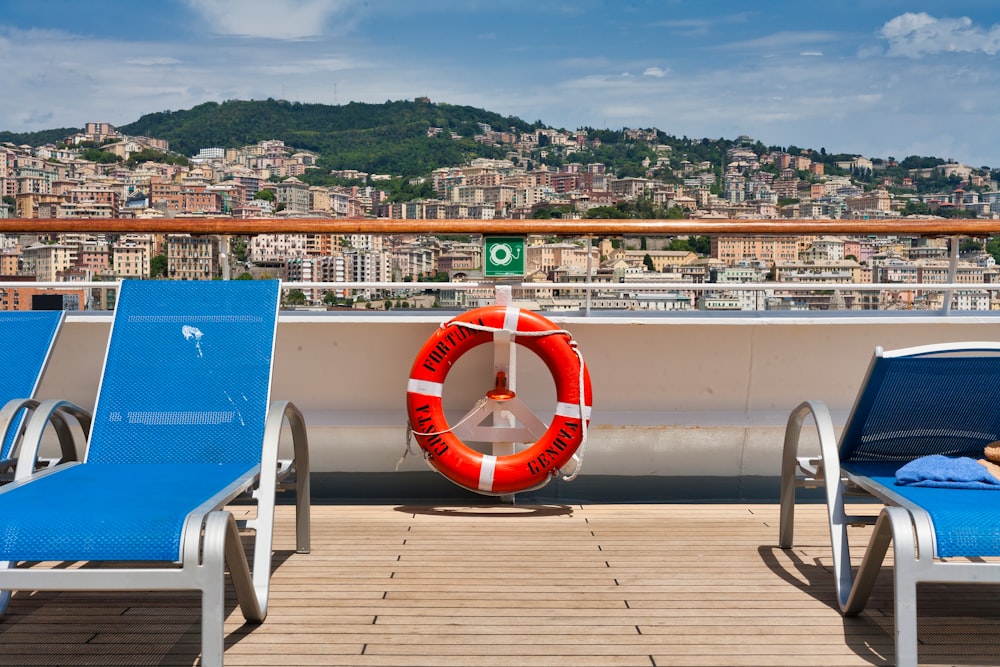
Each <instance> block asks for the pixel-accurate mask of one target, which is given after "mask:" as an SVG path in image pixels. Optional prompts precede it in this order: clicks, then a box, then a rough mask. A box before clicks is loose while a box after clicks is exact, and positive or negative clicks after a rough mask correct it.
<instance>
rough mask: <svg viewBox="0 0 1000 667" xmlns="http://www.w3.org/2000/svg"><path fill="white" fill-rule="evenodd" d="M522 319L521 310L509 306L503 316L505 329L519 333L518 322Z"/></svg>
mask: <svg viewBox="0 0 1000 667" xmlns="http://www.w3.org/2000/svg"><path fill="white" fill-rule="evenodd" d="M520 317H521V309H520V308H518V307H517V306H507V311H506V312H505V313H504V315H503V328H504V329H506V330H507V331H513V332H516V331H517V321H518V319H519V318H520Z"/></svg>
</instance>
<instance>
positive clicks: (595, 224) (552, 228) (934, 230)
mask: <svg viewBox="0 0 1000 667" xmlns="http://www.w3.org/2000/svg"><path fill="white" fill-rule="evenodd" d="M0 232H3V233H8V234H16V233H22V234H24V233H42V234H50V233H69V232H101V233H120V234H124V233H140V234H142V233H146V234H148V233H163V234H233V235H254V234H544V235H558V236H586V235H600V236H621V235H650V236H654V235H663V236H681V235H691V234H702V235H709V234H725V235H733V234H748V235H797V236H803V235H825V234H853V235H857V234H864V235H867V234H872V235H880V236H881V235H906V236H914V235H916V236H974V237H984V236H993V235H1000V220H980V219H953V220H945V219H912V218H897V219H887V220H798V219H796V220H756V219H755V220H728V219H727V220H717V219H685V220H632V219H629V220H617V219H610V220H609V219H602V220H558V219H550V220H510V219H496V220H395V219H387V218H377V219H372V218H252V219H237V218H188V217H184V218H134V219H133V218H0Z"/></svg>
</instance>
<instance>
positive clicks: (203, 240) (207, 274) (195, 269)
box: [167, 234, 219, 280]
mask: <svg viewBox="0 0 1000 667" xmlns="http://www.w3.org/2000/svg"><path fill="white" fill-rule="evenodd" d="M218 272H219V241H218V239H217V238H216V237H214V236H191V235H189V234H169V235H168V236H167V277H168V278H172V279H174V280H211V279H212V278H214V277H215V276H216V275H218Z"/></svg>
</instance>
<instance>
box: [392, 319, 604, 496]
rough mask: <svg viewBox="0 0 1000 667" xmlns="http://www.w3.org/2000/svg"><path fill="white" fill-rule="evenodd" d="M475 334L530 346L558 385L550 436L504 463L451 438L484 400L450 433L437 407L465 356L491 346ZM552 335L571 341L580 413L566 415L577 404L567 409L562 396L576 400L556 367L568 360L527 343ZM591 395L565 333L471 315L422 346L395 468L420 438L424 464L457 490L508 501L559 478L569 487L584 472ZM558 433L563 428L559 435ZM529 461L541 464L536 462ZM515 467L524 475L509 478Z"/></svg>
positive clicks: (539, 324)
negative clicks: (454, 331)
mask: <svg viewBox="0 0 1000 667" xmlns="http://www.w3.org/2000/svg"><path fill="white" fill-rule="evenodd" d="M522 317H525V318H526V319H527V324H526V326H528V327H535V328H534V329H532V328H527V329H524V330H522V329H520V328H519V325H520V324H521V319H522ZM470 320H473V321H470ZM476 320H478V321H476ZM491 320H499V321H500V322H502V323H503V324H502V326H500V325H498V324H493V323H487V322H489V321H491ZM451 327H458V328H460V329H462V330H468V331H471V332H473V333H472V334H471V335H465V334H463V335H459V336H456V335H455V334H451V333H445V332H447V331H448V330H449V329H450V328H451ZM478 333H489V334H492V336H491V339H492V338H495V336H496V334H498V333H507V334H510V336H511V340H512V341H514V342H517V343H519V344H522V345H525V346H527V347H528V348H529V349H531V350H532V351H533V352H535V354H537V355H538V356H539V357H541V358H542V360H543V361H544V362H545V364H546V366H547V367H548V368H549V371H550V372H551V373H552V375H553V379H554V380H555V381H556V390H557V399H558V401H559V402H558V404H557V409H556V414H555V415H554V416H553V420H552V423H551V424H550V425H549V426H548V427H547V430H546V433H545V434H544V435H543V436H542V437H541V438H539V440H538V441H537V442H535V443H534V444H533V445H531V446H530V447H528V448H527V449H526V450H524V451H523V452H519V453H516V454H513V455H505V456H499V457H497V456H491V455H486V454H481V453H480V452H477V451H475V450H473V449H471V448H469V447H468V446H466V445H465V444H464V443H463V442H462V441H461V440H460V439H458V438H457V437H456V436H454V435H453V433H452V432H453V431H454V430H455V429H456V428H458V427H459V426H461V425H462V424H463V423H464V422H465V421H466V420H468V419H469V418H470V417H471V416H473V415H474V414H476V413H477V410H478V409H479V408H481V407H482V406H483V402H482V400H481V401H480V403H479V404H477V406H476V408H475V409H474V410H473V411H471V412H470V413H469V414H468V415H467V416H466V417H465V418H463V420H462V421H460V422H459V423H457V424H455V425H454V426H449V425H448V424H447V422H446V421H445V420H444V415H443V409H442V408H441V406H440V397H441V393H442V392H441V390H442V388H443V382H444V378H445V377H446V376H447V372H448V369H449V368H450V366H451V365H452V364H453V362H454V361H456V360H457V359H458V358H459V357H460V356H461V355H462V354H464V353H465V352H466V351H467V350H469V349H471V348H473V347H475V346H477V345H479V344H482V343H484V342H487V340H486V339H485V338H483V337H481V336H477V335H476V334H478ZM554 335H563V336H565V337H566V345H567V347H568V349H569V350H571V351H572V354H573V357H574V359H575V362H576V373H575V375H576V377H575V380H576V382H575V387H574V388H573V389H574V390H575V393H576V401H575V402H576V405H574V406H573V409H567V408H568V406H570V405H573V404H572V403H567V402H565V401H564V396H562V395H560V394H562V393H573V392H572V391H569V387H568V386H567V385H566V379H565V378H564V377H563V374H562V373H561V372H560V371H562V370H563V369H562V368H560V367H559V364H560V363H562V364H565V361H566V360H565V359H564V358H563V357H564V355H563V354H562V353H558V348H552V347H551V346H549V345H545V346H543V347H539V346H538V344H536V343H532V342H526V341H531V340H532V339H541V338H544V337H550V336H554ZM518 339H521V340H518ZM554 350H555V351H554ZM452 357H454V358H452ZM422 358H423V361H422ZM589 394H590V379H589V375H588V373H587V368H586V364H585V363H584V360H583V355H582V354H581V352H580V350H579V346H578V344H577V342H576V341H575V340H573V337H572V335H571V334H570V333H569V332H568V331H566V330H565V329H560V328H557V327H556V326H555V325H554V324H553V323H552V322H550V321H549V320H547V319H545V318H544V317H542V316H541V315H538V314H537V313H534V312H532V311H528V310H521V309H519V308H514V307H504V306H490V307H486V308H479V309H476V310H473V311H468V312H467V313H463V314H462V315H459V316H457V317H456V318H453V319H452V320H449V321H448V322H444V323H442V324H441V326H440V327H439V328H438V331H437V332H435V334H434V335H432V336H431V338H430V339H428V341H427V342H426V343H425V344H424V347H423V349H422V350H421V352H420V353H419V354H418V356H417V359H416V360H415V361H414V365H413V369H412V370H411V373H410V379H409V382H408V384H407V416H408V423H407V430H406V449H405V450H404V452H403V456H402V457H401V458H400V460H399V461H398V462H397V464H396V467H397V469H398V468H399V465H400V464H401V463H402V462H403V461H404V460H405V458H406V456H407V455H408V454H415V453H416V452H414V451H413V449H412V440H413V438H414V437H415V438H416V439H417V441H418V444H419V445H420V448H421V449H422V450H423V451H424V460H425V461H426V462H427V463H428V465H429V466H430V467H431V468H433V469H435V470H437V471H438V472H441V473H442V474H444V475H445V476H446V477H449V478H450V479H451V480H452V481H454V482H456V483H457V484H459V485H460V486H464V487H466V488H469V489H471V490H473V491H477V492H479V493H487V494H500V495H503V494H507V493H511V492H514V491H524V490H529V489H534V488H539V487H541V486H543V485H544V484H545V483H546V482H547V481H548V480H549V478H550V477H551V476H555V475H557V474H558V475H559V476H560V477H561V478H562V479H563V480H565V481H572V480H573V479H575V478H576V476H577V475H578V474H579V472H580V470H581V469H582V464H583V454H584V451H585V449H586V443H587V439H588V437H587V436H588V423H589V419H590V417H589V410H590V405H589V402H588V401H589ZM418 397H419V398H418ZM560 406H562V407H560ZM574 419H576V421H574ZM438 421H440V422H443V426H444V428H439V427H436V426H437V422H438ZM577 421H578V423H577ZM557 425H558V428H555V427H556V426H557ZM532 456H535V457H537V458H536V459H535V460H531V457H532ZM444 459H447V460H444ZM515 461H516V463H517V464H519V465H521V466H522V468H524V470H522V471H521V472H520V473H518V472H513V471H512V470H511V466H512V465H514V462H515ZM570 462H572V463H573V467H572V470H570V471H569V472H566V468H567V467H568V464H569V463H570Z"/></svg>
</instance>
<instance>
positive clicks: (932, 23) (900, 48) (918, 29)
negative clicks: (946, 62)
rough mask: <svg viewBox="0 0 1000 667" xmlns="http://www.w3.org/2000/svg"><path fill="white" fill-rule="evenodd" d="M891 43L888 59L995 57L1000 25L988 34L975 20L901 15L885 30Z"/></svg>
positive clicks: (883, 34) (883, 27)
mask: <svg viewBox="0 0 1000 667" xmlns="http://www.w3.org/2000/svg"><path fill="white" fill-rule="evenodd" d="M881 34H882V37H884V38H885V39H886V41H888V42H889V55H893V56H906V57H909V58H919V57H921V56H924V55H930V54H935V53H975V52H982V53H986V54H988V55H991V56H992V55H995V54H996V53H997V51H1000V25H993V26H991V27H990V28H989V29H988V30H986V29H983V28H981V27H979V26H976V25H974V24H973V23H972V19H970V18H968V17H967V16H963V17H961V18H957V19H950V18H944V19H939V18H936V17H934V16H931V15H930V14H928V13H926V12H920V13H913V12H907V13H905V14H900V15H899V16H897V17H896V18H894V19H891V20H890V21H888V22H886V24H885V25H884V26H882V30H881Z"/></svg>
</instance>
